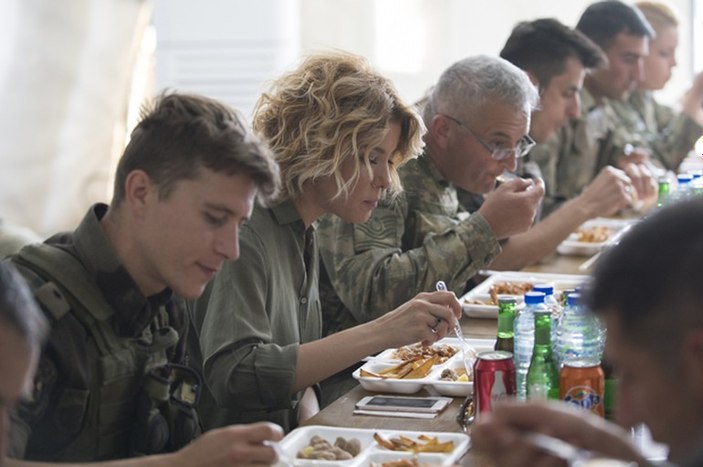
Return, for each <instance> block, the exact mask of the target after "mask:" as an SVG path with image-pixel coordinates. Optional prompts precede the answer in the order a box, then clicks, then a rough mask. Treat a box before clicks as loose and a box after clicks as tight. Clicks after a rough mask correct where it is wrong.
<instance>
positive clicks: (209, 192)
mask: <svg viewBox="0 0 703 467" xmlns="http://www.w3.org/2000/svg"><path fill="white" fill-rule="evenodd" d="M278 182H279V177H278V166H277V165H276V163H275V162H274V161H273V159H272V157H271V154H270V151H269V150H268V149H267V148H266V146H265V145H264V144H263V143H262V142H261V141H260V140H259V139H257V138H256V137H255V136H254V135H253V134H252V133H251V131H249V130H247V126H246V125H245V123H244V121H243V119H242V118H241V117H240V116H239V114H238V113H236V112H235V111H234V110H233V109H231V108H229V107H227V106H225V105H223V104H221V103H220V102H217V101H215V100H213V99H209V98H206V97H203V96H197V95H189V94H180V93H166V94H164V95H161V96H160V97H159V98H157V99H155V101H154V102H153V103H152V105H151V106H148V107H145V108H144V111H143V114H142V119H141V121H140V122H139V123H138V124H137V126H136V127H135V129H134V130H133V131H132V135H131V139H130V142H129V144H128V145H127V147H126V148H125V150H124V153H123V155H122V157H121V158H120V161H119V163H118V166H117V173H116V176H115V186H114V194H113V198H112V202H111V204H110V205H109V206H108V205H106V204H102V203H98V204H96V205H94V206H92V207H91V208H90V209H89V210H88V212H87V213H86V215H85V217H84V219H83V221H82V222H81V224H80V225H79V226H78V227H77V228H76V229H75V230H74V231H73V232H69V233H62V234H57V235H55V236H52V237H50V238H49V239H47V240H46V242H44V243H40V244H33V245H28V246H25V247H24V248H22V249H21V250H20V251H19V253H17V254H16V255H13V256H11V257H10V259H8V261H12V263H13V264H14V265H16V266H17V268H18V270H19V271H20V273H22V275H23V276H24V277H25V279H26V280H27V282H28V283H29V285H30V287H31V289H32V291H33V293H34V296H35V298H36V300H37V302H38V303H39V305H40V306H41V309H42V311H43V313H44V315H45V316H46V317H47V319H48V320H49V322H50V325H51V331H50V334H49V339H48V341H47V344H46V346H45V347H44V349H43V350H42V354H41V357H40V359H39V363H38V366H37V371H36V375H35V377H34V381H33V384H32V388H31V391H30V395H29V397H27V398H25V399H22V400H21V401H20V402H19V403H18V404H17V406H16V408H15V410H13V411H12V412H11V417H10V443H9V449H8V457H10V458H8V459H6V463H7V465H10V466H22V465H36V464H35V462H36V461H41V462H56V463H67V462H68V463H79V462H99V465H107V466H120V467H122V466H129V465H135V466H136V465H139V466H151V465H173V466H199V465H202V466H229V465H241V464H247V463H273V462H275V461H276V458H277V456H276V452H275V451H274V449H273V448H272V447H270V446H266V445H265V444H264V442H265V441H270V440H273V441H277V440H279V439H281V438H282V436H283V431H282V430H281V427H279V426H276V425H274V424H271V423H260V424H252V425H246V426H230V427H226V428H223V429H221V430H213V431H210V432H207V433H205V434H202V435H201V432H200V423H199V420H198V417H197V413H196V411H195V408H194V406H195V404H196V403H197V400H198V396H199V393H200V388H201V386H202V384H201V378H200V376H199V375H198V374H197V372H195V371H194V370H192V369H189V368H188V367H187V366H186V364H187V362H188V358H189V357H188V355H189V349H188V348H187V347H188V345H187V344H188V330H189V323H188V317H187V313H186V309H185V305H184V300H183V299H184V298H195V297H197V296H198V295H200V294H201V293H202V291H203V289H204V287H205V284H206V283H207V282H208V281H209V280H210V279H211V278H212V277H213V276H214V275H215V274H216V273H217V271H218V270H219V269H220V267H221V265H222V263H223V262H224V261H225V260H226V259H236V258H237V256H238V254H239V247H238V234H239V229H240V226H241V224H242V223H243V222H245V221H246V220H247V219H248V218H249V216H250V215H251V211H252V209H253V205H254V202H255V198H256V196H257V195H259V196H261V199H262V200H263V199H266V197H267V196H270V195H272V194H273V193H275V191H276V189H277V186H278ZM42 465H44V464H42ZM91 465H92V464H91Z"/></svg>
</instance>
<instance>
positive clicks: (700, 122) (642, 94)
mask: <svg viewBox="0 0 703 467" xmlns="http://www.w3.org/2000/svg"><path fill="white" fill-rule="evenodd" d="M635 6H637V7H638V8H639V9H640V11H641V12H642V14H644V16H645V18H647V21H649V24H651V25H652V27H653V28H654V31H655V33H656V36H655V37H653V38H652V39H650V41H649V55H647V57H646V58H645V59H644V78H643V79H642V81H640V82H639V85H638V86H637V89H635V90H633V91H632V92H631V93H630V95H629V97H628V98H627V100H624V101H618V100H614V101H612V102H610V105H611V106H612V108H613V110H614V111H615V113H616V114H617V116H618V117H619V118H620V122H621V124H622V126H623V127H622V128H621V129H622V130H623V131H627V132H629V133H630V135H631V136H630V138H629V139H630V140H631V141H632V142H635V143H639V144H640V145H642V146H644V147H647V148H649V150H650V151H651V156H652V157H653V158H654V159H655V160H657V161H659V163H661V164H662V166H663V167H665V168H666V169H668V170H672V171H674V172H676V171H677V169H678V167H679V165H680V164H681V162H682V161H683V160H684V159H685V158H686V156H687V155H688V154H689V152H690V151H691V150H692V149H693V146H694V144H695V142H696V140H697V139H698V138H700V137H701V135H703V72H702V73H698V74H697V75H696V76H695V77H694V79H693V84H692V85H691V87H690V88H689V89H688V90H687V91H686V92H685V93H684V95H683V96H682V97H681V100H680V102H679V106H677V107H669V106H667V105H664V104H660V103H659V102H657V100H656V99H655V98H654V92H655V91H659V90H661V89H663V88H664V86H666V83H667V82H668V81H669V79H670V78H671V72H672V69H673V68H674V67H675V66H676V49H677V48H678V45H679V22H678V19H677V18H676V16H675V14H674V12H673V11H672V10H671V8H669V7H668V6H667V5H665V4H663V3H658V2H638V3H635Z"/></svg>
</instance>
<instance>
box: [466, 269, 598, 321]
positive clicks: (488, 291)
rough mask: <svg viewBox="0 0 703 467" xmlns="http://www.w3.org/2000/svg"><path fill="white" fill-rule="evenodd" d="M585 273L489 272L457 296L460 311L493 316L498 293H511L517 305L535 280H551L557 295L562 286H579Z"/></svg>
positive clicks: (496, 314)
mask: <svg viewBox="0 0 703 467" xmlns="http://www.w3.org/2000/svg"><path fill="white" fill-rule="evenodd" d="M586 279H588V276H584V275H577V274H551V273H540V272H517V271H501V272H495V273H493V274H491V275H490V276H489V277H488V279H486V280H485V281H483V282H481V283H480V284H479V285H477V286H476V287H474V288H473V289H471V290H470V291H469V292H467V293H466V294H465V295H464V296H463V297H461V299H460V302H461V308H462V310H463V311H464V314H465V315H467V316H470V317H473V318H494V319H495V318H497V317H498V297H499V296H501V295H507V296H511V297H514V298H515V299H516V301H517V303H518V307H521V306H523V295H524V294H525V292H529V291H530V290H532V287H534V286H535V284H551V285H553V286H554V293H555V295H556V296H557V299H560V297H561V294H562V293H563V292H564V290H569V289H575V288H577V287H580V286H581V285H582V284H583V283H584V282H585V281H586Z"/></svg>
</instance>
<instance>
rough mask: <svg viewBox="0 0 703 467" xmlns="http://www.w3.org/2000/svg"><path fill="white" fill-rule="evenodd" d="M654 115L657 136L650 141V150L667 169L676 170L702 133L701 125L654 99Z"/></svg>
mask: <svg viewBox="0 0 703 467" xmlns="http://www.w3.org/2000/svg"><path fill="white" fill-rule="evenodd" d="M654 117H655V120H656V124H657V128H658V130H659V131H658V136H659V137H658V138H656V140H654V141H653V142H652V148H651V149H652V151H653V152H654V153H655V154H656V155H658V156H659V160H660V161H661V162H662V163H663V164H664V165H665V166H666V168H667V169H669V170H673V171H676V170H677V169H678V166H679V164H681V162H682V161H683V160H684V159H685V158H686V156H687V155H688V153H689V152H690V151H691V150H692V149H693V146H694V144H695V143H696V140H698V138H700V137H701V136H702V135H703V127H701V126H700V125H698V123H696V121H695V120H693V119H692V118H691V117H689V116H688V115H686V114H683V113H676V112H674V110H673V109H672V108H670V107H667V106H665V105H662V104H659V103H657V102H656V101H654Z"/></svg>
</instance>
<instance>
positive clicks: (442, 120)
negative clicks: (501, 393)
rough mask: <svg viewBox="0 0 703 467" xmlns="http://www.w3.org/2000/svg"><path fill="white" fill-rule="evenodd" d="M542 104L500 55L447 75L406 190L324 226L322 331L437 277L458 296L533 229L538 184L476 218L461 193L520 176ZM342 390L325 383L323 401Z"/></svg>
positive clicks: (490, 201)
mask: <svg viewBox="0 0 703 467" xmlns="http://www.w3.org/2000/svg"><path fill="white" fill-rule="evenodd" d="M536 103H537V91H536V89H535V88H534V86H533V85H532V84H531V83H530V81H529V79H528V77H527V75H526V74H525V73H524V72H523V71H521V70H519V69H518V68H517V67H515V66H514V65H512V64H510V63H509V62H507V61H505V60H503V59H501V58H494V57H487V56H477V57H470V58H467V59H464V60H461V61H459V62H457V63H455V64H453V65H452V66H450V67H449V68H448V69H447V70H446V71H445V72H444V73H443V74H442V76H441V77H440V79H439V81H438V83H437V85H436V86H435V87H434V89H433V90H432V93H431V95H430V96H429V97H428V99H427V104H426V106H425V108H424V112H423V119H424V122H425V126H426V127H427V134H426V136H425V142H426V150H425V153H424V154H423V155H422V156H420V157H419V158H418V159H415V160H412V161H410V162H408V163H407V164H405V165H404V166H403V167H401V168H400V170H399V174H400V177H401V181H402V184H403V189H404V191H403V192H402V193H400V194H399V195H397V196H396V197H393V196H389V197H386V198H385V199H383V200H382V202H381V203H380V204H379V206H378V208H377V209H376V211H375V212H374V213H373V215H372V217H371V219H370V220H369V221H368V222H366V223H365V224H357V225H354V224H350V223H345V222H343V221H342V220H340V219H338V218H336V217H327V218H324V219H323V220H322V221H321V222H320V225H319V229H318V232H319V236H318V240H319V246H320V253H321V257H322V259H323V266H324V267H323V271H322V272H321V278H320V295H321V300H322V312H323V325H324V332H325V334H329V333H333V332H336V331H339V330H341V329H346V328H349V327H351V326H354V325H356V324H359V323H362V322H366V321H369V320H371V319H373V318H375V317H377V316H378V315H379V314H380V313H381V312H382V311H383V310H390V309H393V308H395V307H396V306H398V305H399V304H401V303H403V302H405V301H407V300H408V299H410V298H412V297H413V296H414V295H415V294H416V293H417V292H420V291H428V290H433V289H434V287H435V284H436V282H437V281H438V280H443V281H445V282H446V284H447V286H448V287H449V290H453V291H454V292H456V293H457V295H459V294H461V293H462V292H463V291H464V290H465V288H466V283H467V281H468V280H469V279H471V277H472V276H473V275H474V274H476V272H477V271H478V270H479V269H481V268H484V267H486V266H487V265H488V264H490V262H491V261H492V260H493V258H495V256H496V255H497V254H498V253H499V252H500V250H501V246H500V241H501V240H502V239H505V238H508V237H510V236H511V235H514V234H517V233H520V232H523V231H525V230H526V229H527V228H528V227H529V226H530V225H531V224H532V221H533V219H534V216H535V213H536V210H537V206H538V205H539V202H540V200H541V198H542V195H543V193H544V187H543V185H542V183H541V181H537V182H535V181H533V180H525V179H516V180H512V181H509V182H507V183H504V184H502V185H501V186H500V187H498V188H497V189H496V190H495V191H493V192H492V193H491V194H490V195H488V196H487V197H486V200H485V202H484V203H483V205H482V206H481V208H480V209H479V210H478V211H476V213H474V214H471V215H469V213H468V212H467V211H466V210H465V209H463V208H462V207H461V206H460V205H459V202H458V199H457V192H456V189H457V187H461V188H463V189H465V190H468V191H471V192H474V193H487V192H489V191H491V190H492V189H493V188H494V187H495V184H496V177H498V176H499V175H500V174H501V173H503V172H504V171H505V170H510V171H512V170H515V166H516V158H517V157H521V156H523V155H524V154H526V153H527V151H529V149H530V147H531V146H532V145H533V142H532V140H531V139H530V138H529V136H527V131H528V129H529V125H530V115H531V113H532V110H533V109H534V107H535V105H536ZM342 379H343V378H342ZM339 389H340V388H339V387H336V388H335V389H332V386H331V384H326V383H323V393H324V400H323V403H325V402H328V401H329V400H330V399H331V398H333V397H334V395H335V392H337V391H338V390H339Z"/></svg>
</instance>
